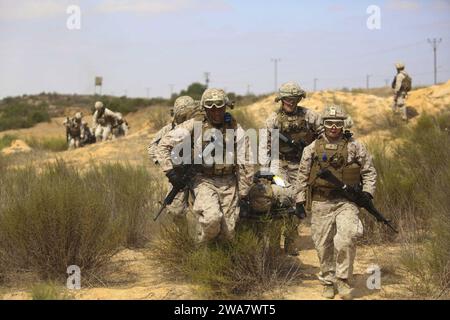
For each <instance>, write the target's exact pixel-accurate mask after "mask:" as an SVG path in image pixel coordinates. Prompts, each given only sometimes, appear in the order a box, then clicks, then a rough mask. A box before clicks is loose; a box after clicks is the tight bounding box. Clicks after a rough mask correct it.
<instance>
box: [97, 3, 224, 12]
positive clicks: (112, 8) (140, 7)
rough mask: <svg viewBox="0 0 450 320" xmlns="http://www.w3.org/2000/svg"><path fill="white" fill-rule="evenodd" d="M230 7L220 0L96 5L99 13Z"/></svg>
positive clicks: (219, 9) (220, 9)
mask: <svg viewBox="0 0 450 320" xmlns="http://www.w3.org/2000/svg"><path fill="white" fill-rule="evenodd" d="M230 8H231V6H230V5H228V4H227V3H226V2H224V1H222V0H213V1H207V2H206V1H200V0H165V1H164V0H104V1H102V2H101V3H100V4H99V5H98V6H97V8H96V9H97V11H98V12H101V13H114V12H119V13H120V12H128V13H137V14H158V13H169V12H179V11H185V10H191V9H194V10H218V11H227V10H229V9H230Z"/></svg>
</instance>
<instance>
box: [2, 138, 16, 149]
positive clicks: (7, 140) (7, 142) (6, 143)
mask: <svg viewBox="0 0 450 320" xmlns="http://www.w3.org/2000/svg"><path fill="white" fill-rule="evenodd" d="M16 139H17V137H16V136H14V135H10V134H6V135H4V136H3V137H1V138H0V151H1V150H2V149H4V148H7V147H9V146H11V142H13V141H14V140H16Z"/></svg>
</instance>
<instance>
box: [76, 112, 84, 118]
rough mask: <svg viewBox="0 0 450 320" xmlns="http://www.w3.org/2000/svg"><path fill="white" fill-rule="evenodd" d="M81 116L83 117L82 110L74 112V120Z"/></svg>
mask: <svg viewBox="0 0 450 320" xmlns="http://www.w3.org/2000/svg"><path fill="white" fill-rule="evenodd" d="M82 118H83V113H82V112H77V113H75V119H76V120H81V119H82Z"/></svg>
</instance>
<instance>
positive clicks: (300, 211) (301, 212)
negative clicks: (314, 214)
mask: <svg viewBox="0 0 450 320" xmlns="http://www.w3.org/2000/svg"><path fill="white" fill-rule="evenodd" d="M295 215H296V216H297V217H298V218H299V219H300V220H303V219H305V218H306V210H305V205H304V204H303V203H302V202H299V203H296V204H295Z"/></svg>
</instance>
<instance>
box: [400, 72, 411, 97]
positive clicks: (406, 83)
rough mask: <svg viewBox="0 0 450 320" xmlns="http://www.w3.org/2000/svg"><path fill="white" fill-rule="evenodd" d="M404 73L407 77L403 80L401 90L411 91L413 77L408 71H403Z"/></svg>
mask: <svg viewBox="0 0 450 320" xmlns="http://www.w3.org/2000/svg"><path fill="white" fill-rule="evenodd" d="M403 75H404V76H405V78H404V79H403V81H402V85H401V90H402V91H406V92H409V91H411V87H412V79H411V77H410V76H409V74H407V73H406V72H403Z"/></svg>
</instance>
